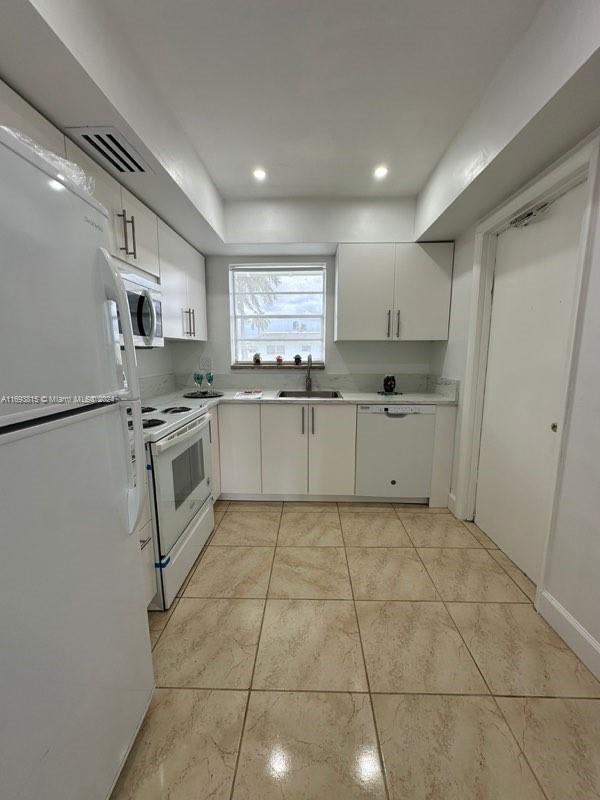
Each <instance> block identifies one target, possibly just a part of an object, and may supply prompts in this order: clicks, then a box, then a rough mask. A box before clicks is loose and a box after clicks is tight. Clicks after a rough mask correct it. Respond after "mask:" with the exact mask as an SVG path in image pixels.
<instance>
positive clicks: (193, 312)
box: [190, 308, 196, 336]
mask: <svg viewBox="0 0 600 800" xmlns="http://www.w3.org/2000/svg"><path fill="white" fill-rule="evenodd" d="M190 311H191V313H192V336H195V335H196V309H195V308H191V309H190Z"/></svg>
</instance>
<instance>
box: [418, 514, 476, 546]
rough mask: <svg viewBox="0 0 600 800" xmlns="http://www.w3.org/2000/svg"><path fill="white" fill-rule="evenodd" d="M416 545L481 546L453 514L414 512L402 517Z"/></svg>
mask: <svg viewBox="0 0 600 800" xmlns="http://www.w3.org/2000/svg"><path fill="white" fill-rule="evenodd" d="M402 524H403V525H404V527H405V528H406V530H407V532H408V535H409V536H410V538H411V540H412V543H413V544H414V546H415V547H480V545H479V542H478V541H477V539H475V538H474V537H473V536H472V535H471V534H470V533H469V531H468V530H467V529H466V528H465V526H464V525H463V524H462V522H459V521H458V520H457V519H456V518H455V517H453V516H452V515H451V514H413V515H412V516H406V517H404V516H403V517H402Z"/></svg>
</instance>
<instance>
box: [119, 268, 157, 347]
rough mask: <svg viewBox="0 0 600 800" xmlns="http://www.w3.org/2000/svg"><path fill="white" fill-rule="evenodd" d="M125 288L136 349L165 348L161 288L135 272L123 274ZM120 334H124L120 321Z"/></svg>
mask: <svg viewBox="0 0 600 800" xmlns="http://www.w3.org/2000/svg"><path fill="white" fill-rule="evenodd" d="M121 279H122V281H123V288H124V289H125V293H126V295H127V303H128V305H129V314H130V316H131V327H132V328H133V343H134V344H135V346H136V347H163V346H164V343H165V340H164V339H163V323H162V294H161V290H160V286H159V285H158V284H157V283H155V282H154V281H151V280H149V279H148V278H142V276H141V275H138V274H137V273H134V272H123V271H122V272H121ZM119 334H120V336H121V345H123V333H122V331H121V323H120V321H119Z"/></svg>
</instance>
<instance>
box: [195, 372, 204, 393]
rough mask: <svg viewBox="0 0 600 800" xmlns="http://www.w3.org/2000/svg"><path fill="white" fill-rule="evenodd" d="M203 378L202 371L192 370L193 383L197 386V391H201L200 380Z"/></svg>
mask: <svg viewBox="0 0 600 800" xmlns="http://www.w3.org/2000/svg"><path fill="white" fill-rule="evenodd" d="M203 380H204V373H203V372H194V383H195V384H196V386H197V387H198V390H199V391H202V381H203Z"/></svg>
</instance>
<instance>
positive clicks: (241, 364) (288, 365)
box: [229, 261, 327, 369]
mask: <svg viewBox="0 0 600 800" xmlns="http://www.w3.org/2000/svg"><path fill="white" fill-rule="evenodd" d="M253 270H256V271H257V272H296V271H297V272H315V271H320V272H321V273H322V275H323V314H322V315H320V314H307V315H302V318H306V319H319V320H320V319H322V320H323V333H322V350H323V359H322V360H318V361H316V360H313V367H315V368H317V369H324V368H325V359H326V358H327V264H326V263H325V262H324V261H318V262H314V263H311V262H306V261H303V262H301V263H295V264H286V263H268V264H258V263H252V264H243V263H242V264H230V265H229V346H230V358H229V361H230V367H231V369H260V368H261V367H262V368H264V369H298V368H300V369H306V360H305V356H303V361H302V363H301V364H300V365H299V367H298V365H296V364H295V363H294V362H293V361H284V362H283V363H282V364H277V362H276V361H275V360H274V359H273V360H272V361H271V360H265V359H264V358H262V360H261V363H260V364H254V363H253V362H252V361H237V360H236V353H237V347H236V345H237V329H236V322H237V320H238V319H241V318H242V317H248V318H250V317H256V315H238V314H236V311H235V282H234V276H235V273H236V272H251V271H253ZM283 294H285V292H283ZM288 294H297V293H296V292H288ZM307 294H311V293H310V292H307ZM312 294H317V293H316V292H313V293H312ZM268 316H272V317H273V318H276V319H298V315H297V314H269V315H268ZM315 341H316V339H315ZM259 342H260V344H262V345H263V346H264V347H266V345H267V344H268V341H267V340H265V339H257V349H259V348H260V345H259ZM264 347H263V349H264ZM262 355H266V354H263V353H262V349H261V356H262Z"/></svg>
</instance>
